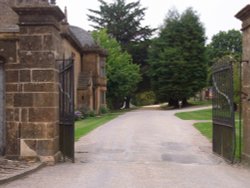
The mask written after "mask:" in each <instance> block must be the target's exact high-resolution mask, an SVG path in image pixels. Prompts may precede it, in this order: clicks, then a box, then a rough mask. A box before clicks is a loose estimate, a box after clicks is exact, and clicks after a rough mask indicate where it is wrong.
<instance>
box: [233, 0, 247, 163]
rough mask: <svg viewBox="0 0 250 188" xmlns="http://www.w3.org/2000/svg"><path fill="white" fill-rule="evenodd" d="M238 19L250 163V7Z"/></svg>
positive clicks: (245, 139) (244, 135)
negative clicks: (240, 26)
mask: <svg viewBox="0 0 250 188" xmlns="http://www.w3.org/2000/svg"><path fill="white" fill-rule="evenodd" d="M236 17H237V18H238V19H240V20H241V21H242V32H243V41H242V42H243V54H242V60H243V61H242V77H243V80H242V87H243V88H242V93H243V94H244V96H243V97H244V99H243V154H242V156H243V159H244V161H247V162H248V163H250V102H249V98H250V5H247V6H246V7H245V8H243V9H242V10H241V11H240V12H238V13H237V14H236Z"/></svg>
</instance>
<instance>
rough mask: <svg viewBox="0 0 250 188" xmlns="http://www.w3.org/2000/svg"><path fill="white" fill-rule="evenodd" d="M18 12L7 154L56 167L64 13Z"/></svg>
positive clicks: (50, 10)
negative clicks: (60, 58) (57, 62)
mask: <svg viewBox="0 0 250 188" xmlns="http://www.w3.org/2000/svg"><path fill="white" fill-rule="evenodd" d="M13 10H14V11H15V12H16V13H17V15H18V16H19V24H18V25H19V28H20V32H19V43H18V46H17V50H18V51H17V52H18V57H19V58H18V60H17V63H9V64H6V70H7V72H8V74H7V78H6V79H7V82H8V83H9V84H8V85H7V86H8V87H9V88H7V90H8V91H7V95H8V99H7V103H8V104H7V110H6V112H7V114H6V116H7V117H6V118H7V127H8V128H7V130H8V132H9V133H7V142H8V144H7V150H6V155H7V156H12V155H13V156H16V155H17V156H18V155H19V156H20V157H21V158H39V159H40V160H41V161H43V162H47V163H54V162H55V161H56V160H57V158H58V157H59V155H60V152H59V115H58V112H59V109H58V108H59V97H58V96H59V89H58V82H59V80H58V79H59V78H58V75H59V74H58V66H57V64H56V58H57V56H58V53H59V52H58V51H59V49H60V45H61V42H60V21H61V20H62V19H63V18H64V14H63V13H62V12H61V10H60V9H59V8H58V7H55V6H41V7H32V6H29V7H27V6H26V7H15V8H13ZM15 143H16V148H13V144H15Z"/></svg>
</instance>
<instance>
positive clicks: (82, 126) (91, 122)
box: [75, 110, 127, 140]
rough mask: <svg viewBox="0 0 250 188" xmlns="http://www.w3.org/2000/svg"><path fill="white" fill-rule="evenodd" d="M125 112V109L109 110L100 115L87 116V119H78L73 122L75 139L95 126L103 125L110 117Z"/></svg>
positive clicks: (112, 117) (113, 117)
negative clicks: (109, 111)
mask: <svg viewBox="0 0 250 188" xmlns="http://www.w3.org/2000/svg"><path fill="white" fill-rule="evenodd" d="M125 112H127V110H125V111H121V110H120V111H117V112H111V113H107V114H103V115H101V116H96V117H89V118H87V119H83V120H80V121H76V122H75V140H78V139H79V138H81V137H82V136H84V135H86V134H88V133H89V132H91V131H92V130H94V129H96V128H97V127H99V126H101V125H103V124H104V123H107V122H108V121H111V120H112V119H115V118H116V117H117V116H119V115H121V114H123V113H125Z"/></svg>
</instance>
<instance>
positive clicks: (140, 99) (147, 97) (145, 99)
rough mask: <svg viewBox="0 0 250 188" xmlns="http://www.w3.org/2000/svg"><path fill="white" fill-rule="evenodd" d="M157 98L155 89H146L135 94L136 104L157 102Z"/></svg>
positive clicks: (134, 101)
mask: <svg viewBox="0 0 250 188" xmlns="http://www.w3.org/2000/svg"><path fill="white" fill-rule="evenodd" d="M155 102H156V98H155V94H154V92H153V91H144V92H141V93H138V94H136V95H135V97H134V100H133V103H134V104H135V105H136V106H145V105H150V104H155Z"/></svg>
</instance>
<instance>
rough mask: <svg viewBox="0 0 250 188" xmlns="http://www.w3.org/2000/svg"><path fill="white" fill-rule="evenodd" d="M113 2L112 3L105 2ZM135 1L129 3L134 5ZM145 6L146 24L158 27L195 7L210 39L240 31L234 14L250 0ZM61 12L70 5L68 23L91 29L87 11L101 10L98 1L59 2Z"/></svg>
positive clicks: (161, 1)
mask: <svg viewBox="0 0 250 188" xmlns="http://www.w3.org/2000/svg"><path fill="white" fill-rule="evenodd" d="M104 1H105V2H110V3H112V2H113V0H104ZM132 1H133V0H127V2H132ZM140 2H141V5H142V7H146V8H147V10H146V12H145V13H146V15H145V21H144V22H143V23H144V24H145V25H150V26H151V27H152V28H156V27H158V26H160V25H161V24H162V23H163V20H164V18H165V16H166V14H167V12H168V10H169V9H171V8H173V7H175V8H176V9H177V10H178V11H179V12H180V13H181V12H183V11H184V10H185V9H186V8H188V7H193V9H194V10H195V11H197V13H198V14H199V15H200V20H201V22H202V23H203V24H204V26H205V28H206V36H207V37H208V40H210V39H211V37H212V36H213V35H214V34H217V33H218V32H219V31H227V30H229V29H238V30H239V29H241V22H240V21H239V20H237V19H236V18H235V17H234V15H235V14H236V13H238V12H239V11H240V10H241V9H242V8H243V7H245V6H246V5H247V4H248V3H250V2H249V0H141V1H140ZM57 5H59V6H60V8H61V9H62V10H64V7H65V6H67V9H68V21H69V23H70V24H71V25H75V26H79V27H82V28H83V29H85V30H92V29H93V28H92V27H90V26H89V25H90V24H91V23H90V22H89V21H88V20H87V16H86V14H88V13H89V11H88V9H94V10H99V5H100V4H99V2H98V1H97V0H86V1H83V0H57Z"/></svg>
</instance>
